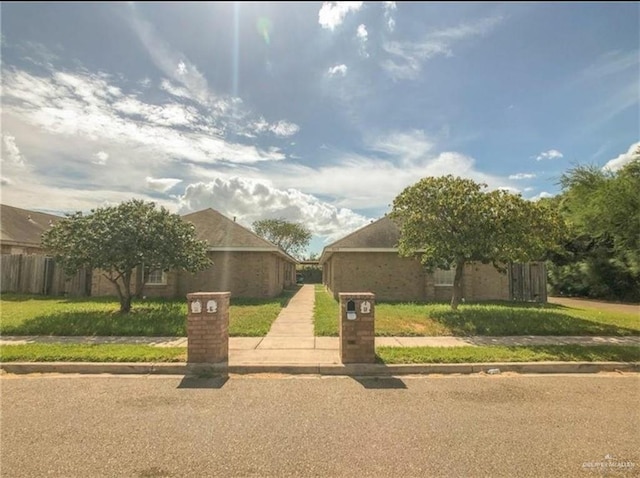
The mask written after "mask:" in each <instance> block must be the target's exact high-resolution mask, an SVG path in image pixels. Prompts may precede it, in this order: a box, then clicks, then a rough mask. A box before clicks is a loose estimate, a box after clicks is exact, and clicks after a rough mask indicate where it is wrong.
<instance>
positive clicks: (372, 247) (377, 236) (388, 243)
mask: <svg viewBox="0 0 640 478" xmlns="http://www.w3.org/2000/svg"><path fill="white" fill-rule="evenodd" d="M399 239H400V230H399V229H398V226H396V224H395V223H394V222H393V221H392V220H391V219H390V218H389V217H388V216H384V217H382V218H380V219H378V220H377V221H374V222H372V223H371V224H367V225H366V226H364V227H362V228H360V229H358V230H357V231H354V232H352V233H351V234H349V235H348V236H345V237H343V238H342V239H339V240H337V241H336V242H334V243H333V244H329V245H328V246H326V247H325V248H324V249H323V250H322V255H321V256H320V263H321V264H322V263H323V262H325V261H326V260H327V259H329V257H330V256H331V254H332V253H334V252H359V251H360V252H364V251H369V252H394V251H397V249H398V240H399Z"/></svg>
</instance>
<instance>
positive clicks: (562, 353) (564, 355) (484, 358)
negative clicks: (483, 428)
mask: <svg viewBox="0 0 640 478" xmlns="http://www.w3.org/2000/svg"><path fill="white" fill-rule="evenodd" d="M376 354H377V356H378V360H379V361H381V362H383V363H386V364H411V363H480V362H545V361H566V362H638V361H640V348H639V347H635V346H627V345H530V346H513V347H506V346H498V345H491V346H485V347H378V348H377V349H376Z"/></svg>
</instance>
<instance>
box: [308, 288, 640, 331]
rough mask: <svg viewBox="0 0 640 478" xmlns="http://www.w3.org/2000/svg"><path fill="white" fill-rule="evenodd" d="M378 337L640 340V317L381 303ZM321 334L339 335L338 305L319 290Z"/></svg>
mask: <svg viewBox="0 0 640 478" xmlns="http://www.w3.org/2000/svg"><path fill="white" fill-rule="evenodd" d="M375 312H376V335H377V336H404V337H407V336H409V337H410V336H442V335H454V336H469V335H490V336H491V335H495V336H504V335H588V336H593V335H607V336H628V335H640V320H639V318H638V315H637V314H628V313H623V312H609V311H602V310H596V309H587V308H570V307H563V306H560V305H555V304H533V303H517V302H502V303H477V304H473V303H467V304H462V305H460V306H459V307H458V310H457V311H453V310H451V307H450V306H449V304H442V303H425V304H416V303H390V302H381V303H376V309H375ZM314 320H315V330H316V335H324V336H337V335H338V302H337V301H336V300H334V299H333V297H331V296H330V295H329V294H328V293H327V292H326V291H325V289H324V287H323V286H316V308H315V311H314Z"/></svg>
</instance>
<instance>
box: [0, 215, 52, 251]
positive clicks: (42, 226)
mask: <svg viewBox="0 0 640 478" xmlns="http://www.w3.org/2000/svg"><path fill="white" fill-rule="evenodd" d="M60 219H62V218H61V217H60V216H54V215H53V214H46V213H44V212H35V211H29V210H27V209H20V208H18V207H13V206H8V205H6V204H0V232H1V233H0V252H1V253H2V254H27V255H32V254H43V253H44V251H43V250H42V246H41V241H42V233H43V232H45V231H46V230H48V229H49V228H50V227H51V226H52V225H53V224H55V223H56V222H58V221H59V220H60Z"/></svg>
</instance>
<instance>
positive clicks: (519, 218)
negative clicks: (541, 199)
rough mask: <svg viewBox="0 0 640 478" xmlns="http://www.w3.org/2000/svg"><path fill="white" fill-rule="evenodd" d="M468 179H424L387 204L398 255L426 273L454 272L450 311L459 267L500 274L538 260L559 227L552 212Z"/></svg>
mask: <svg viewBox="0 0 640 478" xmlns="http://www.w3.org/2000/svg"><path fill="white" fill-rule="evenodd" d="M486 187H487V186H486V185H485V184H478V183H476V182H474V181H472V180H470V179H462V178H455V177H453V176H451V175H449V176H444V177H437V178H436V177H427V178H424V179H421V180H420V181H418V182H417V183H416V184H414V185H412V186H409V187H407V188H406V189H405V190H404V191H403V192H402V193H400V195H398V196H397V197H396V198H395V199H394V201H393V210H392V212H391V218H392V219H394V221H396V223H397V224H398V226H399V228H400V240H399V244H398V248H399V253H400V255H402V256H418V257H420V260H421V262H422V264H423V265H424V266H425V267H426V268H427V269H428V270H433V269H435V268H440V269H450V268H455V276H454V281H453V293H452V297H451V308H452V309H454V310H455V309H457V307H458V304H459V302H460V299H461V297H462V278H463V273H464V265H465V263H467V262H471V261H478V262H483V263H493V265H494V266H495V267H496V268H498V269H499V270H504V265H505V264H506V263H508V262H527V261H530V260H537V259H542V258H544V256H545V254H546V253H547V251H548V250H549V249H553V248H555V247H557V245H558V244H559V242H560V238H561V237H562V234H563V231H564V227H563V222H562V219H561V218H560V216H559V214H558V213H557V211H556V210H554V209H553V208H550V207H547V206H545V205H544V204H537V203H533V202H530V201H526V200H524V199H523V198H522V197H520V196H519V195H515V194H511V193H508V192H506V191H501V190H498V191H491V192H486V191H485V188H486Z"/></svg>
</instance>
